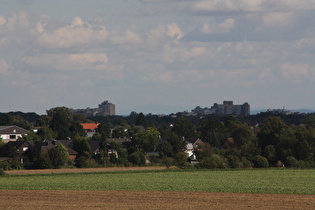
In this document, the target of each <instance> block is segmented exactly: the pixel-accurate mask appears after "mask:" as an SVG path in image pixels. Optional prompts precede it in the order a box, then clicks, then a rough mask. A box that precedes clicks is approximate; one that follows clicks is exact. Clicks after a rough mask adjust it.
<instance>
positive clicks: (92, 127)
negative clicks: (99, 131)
mask: <svg viewBox="0 0 315 210" xmlns="http://www.w3.org/2000/svg"><path fill="white" fill-rule="evenodd" d="M99 124H100V123H81V125H82V127H83V129H84V130H95V129H96V128H97V127H98V126H99Z"/></svg>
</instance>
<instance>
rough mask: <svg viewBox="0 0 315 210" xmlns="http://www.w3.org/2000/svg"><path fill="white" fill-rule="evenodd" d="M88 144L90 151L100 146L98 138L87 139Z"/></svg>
mask: <svg viewBox="0 0 315 210" xmlns="http://www.w3.org/2000/svg"><path fill="white" fill-rule="evenodd" d="M88 142H89V145H90V147H91V151H92V152H95V151H96V150H97V149H98V148H99V147H100V142H101V141H100V140H89V141H88Z"/></svg>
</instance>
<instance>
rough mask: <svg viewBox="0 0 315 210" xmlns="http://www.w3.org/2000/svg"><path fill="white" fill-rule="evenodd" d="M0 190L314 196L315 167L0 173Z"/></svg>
mask: <svg viewBox="0 0 315 210" xmlns="http://www.w3.org/2000/svg"><path fill="white" fill-rule="evenodd" d="M0 189H16V190H21V189H26V190H132V191H195V192H235V193H275V194H311V195H315V170H314V169H307V170H293V169H253V170H207V171H182V170H163V171H124V172H97V173H68V174H62V173H60V174H41V175H38V174H37V175H7V176H0Z"/></svg>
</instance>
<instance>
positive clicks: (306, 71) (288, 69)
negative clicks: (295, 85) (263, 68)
mask: <svg viewBox="0 0 315 210" xmlns="http://www.w3.org/2000/svg"><path fill="white" fill-rule="evenodd" d="M314 72H315V66H311V65H309V64H290V63H285V64H282V65H281V75H282V76H283V77H284V78H285V79H289V80H292V81H293V82H300V81H302V80H309V79H310V80H312V81H315V73H314Z"/></svg>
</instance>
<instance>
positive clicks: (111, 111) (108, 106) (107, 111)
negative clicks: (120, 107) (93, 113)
mask: <svg viewBox="0 0 315 210" xmlns="http://www.w3.org/2000/svg"><path fill="white" fill-rule="evenodd" d="M98 115H99V116H112V115H115V104H112V103H109V102H108V101H104V102H102V103H101V104H99V105H98Z"/></svg>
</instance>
